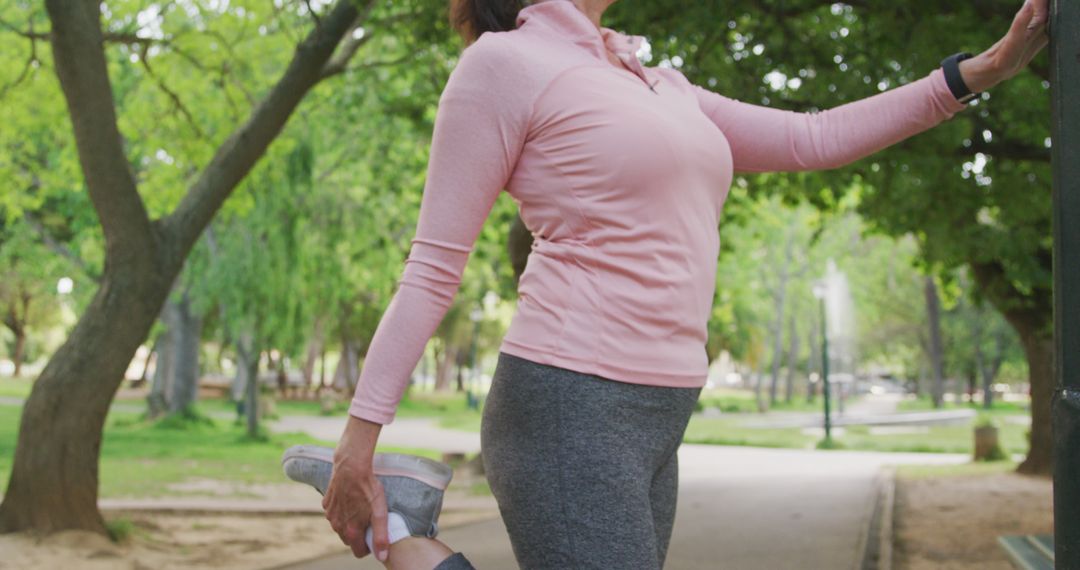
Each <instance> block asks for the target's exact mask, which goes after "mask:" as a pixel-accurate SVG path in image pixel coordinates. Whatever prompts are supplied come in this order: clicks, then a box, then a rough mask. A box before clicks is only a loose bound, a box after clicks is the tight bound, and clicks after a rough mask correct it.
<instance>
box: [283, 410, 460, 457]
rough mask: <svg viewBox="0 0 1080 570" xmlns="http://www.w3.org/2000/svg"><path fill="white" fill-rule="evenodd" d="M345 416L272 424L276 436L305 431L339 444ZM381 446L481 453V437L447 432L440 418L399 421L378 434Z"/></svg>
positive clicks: (291, 418)
mask: <svg viewBox="0 0 1080 570" xmlns="http://www.w3.org/2000/svg"><path fill="white" fill-rule="evenodd" d="M347 421H348V418H347V417H345V416H338V417H333V416H331V417H323V416H284V417H282V418H281V419H278V420H275V421H273V422H271V423H270V424H269V425H270V429H271V430H273V431H274V432H277V433H286V432H296V431H299V432H303V433H306V434H308V435H310V436H312V437H315V438H318V439H324V440H327V441H337V440H338V438H340V437H341V432H342V431H344V430H345V423H346V422H347ZM379 444H380V445H388V446H393V447H413V448H421V449H433V450H435V451H443V452H456V453H476V452H478V451H480V434H479V433H473V432H467V431H458V430H448V429H442V428H440V427H439V422H438V420H437V419H429V418H397V419H395V420H394V421H393V422H391V423H389V424H387V425H384V426H383V428H382V430H380V432H379Z"/></svg>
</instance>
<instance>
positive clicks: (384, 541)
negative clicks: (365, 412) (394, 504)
mask: <svg viewBox="0 0 1080 570" xmlns="http://www.w3.org/2000/svg"><path fill="white" fill-rule="evenodd" d="M381 428H382V426H381V425H380V424H376V423H372V422H369V421H366V420H361V419H359V418H356V417H353V416H350V417H349V423H348V424H347V425H346V426H345V433H344V434H343V435H342V436H341V441H340V442H338V445H337V448H336V449H335V451H334V471H333V475H332V476H331V477H330V485H329V486H328V487H327V489H326V496H324V497H323V501H322V506H323V510H325V511H326V519H327V520H329V521H330V526H331V527H332V528H333V529H334V532H336V533H337V534H338V536H340V537H341V541H342V542H344V543H345V545H346V546H348V547H350V548H352V551H353V555H354V556H356V557H357V558H363V557H364V556H367V555H368V554H369V553H370V552H369V551H368V547H367V544H366V543H365V542H364V533H365V532H366V531H367V528H368V526H371V532H372V535H373V536H372V543H373V546H374V547H375V557H376V558H378V559H379V560H380V561H385V560H386V556H387V554H388V552H389V548H390V544H389V543H390V541H389V538H388V536H387V530H386V516H387V510H386V496H385V495H383V488H382V484H381V483H379V480H378V479H377V478H376V477H375V472H374V470H373V469H372V457H373V456H374V453H375V442H376V441H377V440H378V437H379V430H380V429H381Z"/></svg>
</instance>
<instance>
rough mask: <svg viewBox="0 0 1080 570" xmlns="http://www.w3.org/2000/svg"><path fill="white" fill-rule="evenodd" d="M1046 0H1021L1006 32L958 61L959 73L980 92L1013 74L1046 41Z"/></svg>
mask: <svg viewBox="0 0 1080 570" xmlns="http://www.w3.org/2000/svg"><path fill="white" fill-rule="evenodd" d="M1049 20H1050V0H1025V2H1024V5H1023V6H1022V7H1021V8H1020V11H1018V12H1017V13H1016V16H1015V17H1014V18H1013V22H1012V25H1011V26H1010V27H1009V31H1008V33H1006V34H1005V36H1004V37H1003V38H1001V39H1000V40H998V41H997V43H995V44H994V45H992V46H990V49H987V50H986V51H984V52H982V53H980V54H979V55H976V56H975V57H972V58H969V59H965V60H964V61H961V62H960V75H961V77H963V79H964V84H965V85H967V87H968V89H970V90H971V91H972V92H973V93H980V92H982V91H986V90H987V89H989V88H991V87H993V86H994V85H997V84H998V83H1001V82H1002V81H1004V80H1006V79H1008V78H1010V77H1012V76H1014V75H1016V74H1017V73H1019V72H1020V70H1021V69H1023V68H1024V67H1026V66H1027V64H1028V62H1029V61H1031V58H1033V57H1035V55H1036V54H1037V53H1039V50H1041V49H1042V48H1043V47H1045V46H1046V43H1047V42H1048V41H1049V36H1048V35H1047V23H1048V22H1049Z"/></svg>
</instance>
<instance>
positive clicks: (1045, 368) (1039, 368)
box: [1016, 331, 1056, 477]
mask: <svg viewBox="0 0 1080 570" xmlns="http://www.w3.org/2000/svg"><path fill="white" fill-rule="evenodd" d="M1019 332H1020V342H1021V344H1023V346H1024V355H1025V356H1027V361H1028V376H1029V380H1030V382H1031V436H1030V439H1029V442H1030V447H1029V449H1028V454H1027V457H1026V458H1025V459H1024V461H1023V462H1021V463H1020V465H1019V466H1018V467H1017V468H1016V470H1017V471H1019V472H1020V473H1026V474H1029V475H1045V476H1047V477H1049V476H1051V475H1052V474H1053V472H1054V438H1053V433H1052V420H1051V415H1050V413H1051V412H1050V408H1051V400H1052V398H1053V394H1054V386H1055V385H1056V379H1055V378H1054V340H1053V337H1052V336H1050V335H1045V336H1044V335H1040V334H1037V333H1034V332H1032V331H1019Z"/></svg>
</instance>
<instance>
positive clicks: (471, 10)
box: [450, 0, 529, 45]
mask: <svg viewBox="0 0 1080 570" xmlns="http://www.w3.org/2000/svg"><path fill="white" fill-rule="evenodd" d="M528 4H529V2H528V0H450V25H451V26H453V27H454V29H455V30H457V33H458V34H459V35H460V36H461V39H463V40H465V45H469V44H471V43H473V42H475V41H476V39H477V38H479V37H480V34H482V33H484V32H505V31H509V30H513V29H514V28H516V27H517V14H518V11H520V10H521V9H522V8H524V7H525V6H526V5H528Z"/></svg>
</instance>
